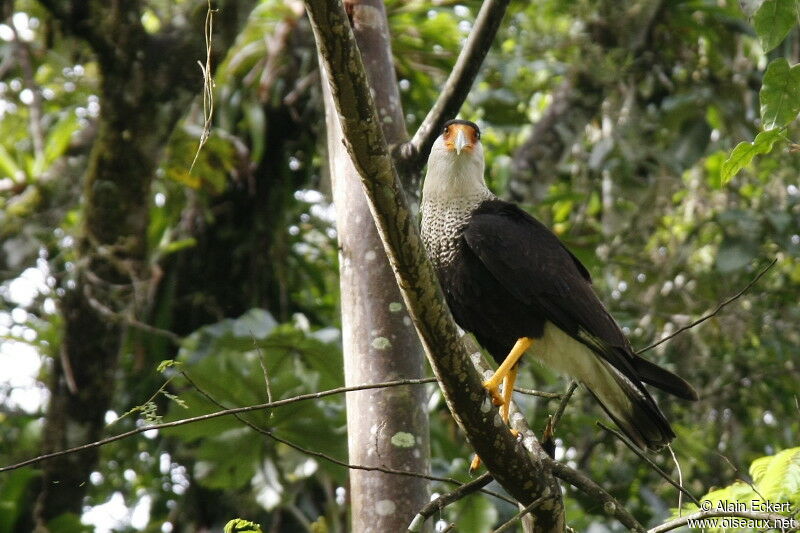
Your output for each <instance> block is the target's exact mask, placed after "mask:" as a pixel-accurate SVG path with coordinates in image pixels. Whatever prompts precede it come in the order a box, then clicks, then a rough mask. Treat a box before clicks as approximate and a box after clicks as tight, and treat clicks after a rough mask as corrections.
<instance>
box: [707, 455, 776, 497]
mask: <svg viewBox="0 0 800 533" xmlns="http://www.w3.org/2000/svg"><path fill="white" fill-rule="evenodd" d="M715 453H716V454H717V455H719V456H720V457H722V459H724V460H725V462H726V463H728V465H729V466H730V467H731V468H733V471H734V473H735V474H736V475H737V476H739V477H738V479H739V481H742V482H744V483H746V484H748V485H750V488H751V489H753V492H755V493H756V494H757V495H758V497H759V498H761V499H762V500H764V501H767V499H766V498H765V497H764V495H763V494H761V491H759V490H758V487H756V486H755V485H754V484H753V482H752V481H749V480H747V479H745V478H744V477H743V476H741V475H740V474H741V472H740V471H739V469H738V468H736V465H735V464H733V463H732V462H731V460H730V459H728V458H727V457H726V456H724V455H723V454H721V453H719V452H715Z"/></svg>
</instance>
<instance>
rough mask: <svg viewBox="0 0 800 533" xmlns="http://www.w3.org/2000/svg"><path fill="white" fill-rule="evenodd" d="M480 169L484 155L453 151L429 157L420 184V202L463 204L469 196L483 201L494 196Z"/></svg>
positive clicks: (481, 168)
mask: <svg viewBox="0 0 800 533" xmlns="http://www.w3.org/2000/svg"><path fill="white" fill-rule="evenodd" d="M483 169H484V163H483V157H480V158H478V157H470V155H469V154H462V155H457V154H455V152H447V153H444V154H437V157H431V158H430V159H429V160H428V172H427V174H426V175H425V182H424V184H423V186H422V199H423V202H425V201H428V202H430V201H433V202H436V203H450V202H456V203H463V202H464V201H465V200H469V199H475V198H478V199H480V201H482V200H484V199H488V198H491V197H493V196H494V195H493V194H492V193H491V191H489V188H488V187H486V182H485V181H484V179H483Z"/></svg>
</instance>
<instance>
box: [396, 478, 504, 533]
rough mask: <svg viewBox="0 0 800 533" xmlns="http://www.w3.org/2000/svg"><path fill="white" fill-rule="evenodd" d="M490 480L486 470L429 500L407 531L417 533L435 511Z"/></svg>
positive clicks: (474, 490)
mask: <svg viewBox="0 0 800 533" xmlns="http://www.w3.org/2000/svg"><path fill="white" fill-rule="evenodd" d="M491 481H492V476H491V474H489V473H488V472H487V473H485V474H483V475H482V476H480V477H477V478H475V479H473V480H472V481H470V482H469V483H465V484H463V485H461V486H460V487H458V488H457V489H455V490H454V491H452V492H448V493H447V494H443V495H441V496H439V497H438V498H436V499H435V500H433V501H431V502H430V503H428V504H426V505H425V506H424V507H423V508H422V509H420V510H419V512H418V513H417V516H415V517H414V519H413V520H412V521H411V524H409V526H408V532H407V533H417V532H419V531H422V527H423V525H424V524H425V521H426V520H427V519H428V518H430V517H431V516H433V515H434V513H436V512H437V511H441V510H442V509H444V508H445V507H447V506H448V505H450V504H451V503H453V502H456V501H458V500H460V499H461V498H464V497H465V496H468V495H469V494H472V493H473V492H477V491H479V490H480V489H482V488H483V487H485V486H486V485H488V484H489V483H491Z"/></svg>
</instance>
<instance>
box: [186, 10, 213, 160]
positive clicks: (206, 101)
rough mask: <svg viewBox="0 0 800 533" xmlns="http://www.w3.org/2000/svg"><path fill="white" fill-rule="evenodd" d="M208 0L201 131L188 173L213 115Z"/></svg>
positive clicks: (202, 143)
mask: <svg viewBox="0 0 800 533" xmlns="http://www.w3.org/2000/svg"><path fill="white" fill-rule="evenodd" d="M207 1H208V7H207V8H206V21H205V23H204V24H203V30H204V32H205V41H206V62H205V65H204V64H203V63H201V62H200V61H198V62H197V64H198V65H200V70H201V71H202V73H203V132H202V133H201V134H200V142H199V143H198V145H197V151H196V152H195V154H194V159H192V164H191V166H190V167H189V173H191V172H192V169H194V164H195V163H197V158H198V157H199V156H200V151H201V150H202V149H203V146H205V144H206V141H208V138H209V137H210V136H211V119H212V118H213V117H214V78H213V76H212V74H211V72H212V70H211V54H212V51H213V46H212V44H213V36H214V13H215V12H216V9H213V8H212V7H211V0H207Z"/></svg>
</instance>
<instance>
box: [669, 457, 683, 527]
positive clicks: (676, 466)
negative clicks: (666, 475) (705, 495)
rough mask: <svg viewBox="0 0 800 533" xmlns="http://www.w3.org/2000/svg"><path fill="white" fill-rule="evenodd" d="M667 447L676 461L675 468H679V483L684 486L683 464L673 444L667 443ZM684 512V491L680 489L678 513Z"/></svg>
mask: <svg viewBox="0 0 800 533" xmlns="http://www.w3.org/2000/svg"><path fill="white" fill-rule="evenodd" d="M667 449H668V450H669V454H670V455H671V456H672V461H673V462H674V463H675V468H676V469H677V470H678V485H680V486H681V487H683V471H682V470H681V464H680V463H679V462H678V456H677V455H675V450H673V449H672V446H670V445H669V444H667ZM682 513H683V491H678V515H679V516H680V515H681V514H682Z"/></svg>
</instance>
